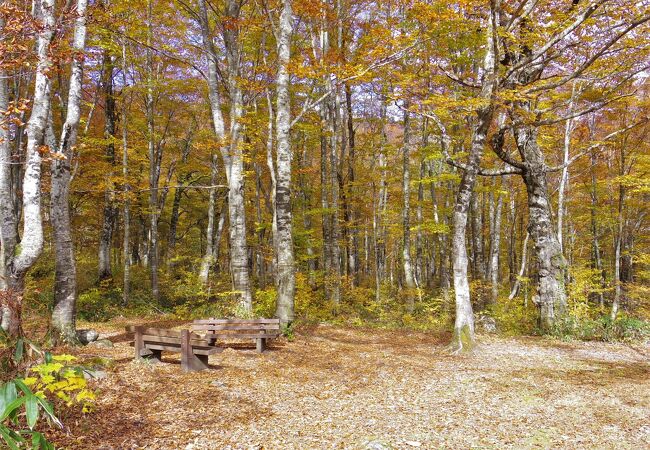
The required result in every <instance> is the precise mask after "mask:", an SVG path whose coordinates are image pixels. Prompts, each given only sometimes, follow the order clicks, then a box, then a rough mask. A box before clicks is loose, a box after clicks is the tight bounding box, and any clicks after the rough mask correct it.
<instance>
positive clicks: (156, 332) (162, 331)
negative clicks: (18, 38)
mask: <svg viewBox="0 0 650 450" xmlns="http://www.w3.org/2000/svg"><path fill="white" fill-rule="evenodd" d="M136 328H140V329H141V330H142V334H147V335H149V336H167V337H177V338H179V339H180V337H181V333H180V331H176V330H169V329H167V328H150V327H146V326H137V327H135V326H130V327H126V331H127V332H129V333H134V332H135V329H136ZM192 337H193V338H195V339H197V338H198V339H200V338H201V336H199V335H198V334H196V333H192Z"/></svg>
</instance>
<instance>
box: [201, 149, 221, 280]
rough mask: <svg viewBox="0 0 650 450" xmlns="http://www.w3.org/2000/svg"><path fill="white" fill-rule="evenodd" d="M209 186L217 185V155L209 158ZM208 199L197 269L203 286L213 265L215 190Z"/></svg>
mask: <svg viewBox="0 0 650 450" xmlns="http://www.w3.org/2000/svg"><path fill="white" fill-rule="evenodd" d="M210 160H211V161H210V185H211V186H215V185H216V184H217V174H218V169H217V166H218V164H217V155H211V156H210ZM209 192H210V193H209V199H208V226H207V228H206V230H205V252H204V253H203V258H202V259H201V268H200V269H199V280H200V281H201V284H202V285H203V286H206V285H207V284H208V276H209V275H210V268H211V267H212V265H213V264H214V260H213V259H212V255H213V253H214V248H213V246H214V241H213V238H214V222H215V209H216V203H217V188H215V187H211V188H210V191H209Z"/></svg>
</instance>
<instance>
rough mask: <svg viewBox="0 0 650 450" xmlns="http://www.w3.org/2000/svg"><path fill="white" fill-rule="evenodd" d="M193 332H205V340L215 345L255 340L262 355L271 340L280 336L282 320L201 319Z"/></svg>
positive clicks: (193, 325) (195, 322)
mask: <svg viewBox="0 0 650 450" xmlns="http://www.w3.org/2000/svg"><path fill="white" fill-rule="evenodd" d="M192 331H201V332H205V340H206V341H208V342H209V343H210V344H213V345H214V343H215V342H216V340H217V339H253V340H254V341H255V343H256V348H257V351H258V352H259V353H262V352H263V351H264V350H265V348H266V343H267V341H268V340H269V339H275V338H277V337H279V336H280V319H199V320H195V321H194V322H193V323H192Z"/></svg>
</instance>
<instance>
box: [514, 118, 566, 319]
mask: <svg viewBox="0 0 650 450" xmlns="http://www.w3.org/2000/svg"><path fill="white" fill-rule="evenodd" d="M515 140H516V142H517V147H518V148H519V152H520V153H521V154H522V156H523V159H524V161H525V163H524V164H525V167H524V169H523V180H524V183H525V185H526V192H527V194H528V215H529V219H528V220H529V222H528V232H529V233H530V237H531V239H532V240H533V244H534V249H535V257H536V262H537V264H536V265H537V270H538V277H537V286H536V294H535V296H534V297H533V302H534V303H535V304H536V305H537V307H538V309H539V313H540V317H539V326H540V328H541V329H542V330H544V331H548V330H550V329H551V328H552V327H553V326H554V324H555V323H556V321H557V320H558V319H560V318H561V317H562V316H563V315H564V314H565V313H566V306H567V303H566V292H565V285H564V281H565V279H566V278H565V273H566V263H565V261H564V256H563V255H562V249H561V247H560V243H559V242H558V239H557V233H556V232H555V230H554V229H553V221H552V213H551V205H550V202H549V195H548V189H547V182H546V167H547V166H546V164H545V163H544V155H543V153H542V150H541V149H540V148H539V145H538V143H537V129H536V128H534V127H532V126H529V125H520V126H517V127H515Z"/></svg>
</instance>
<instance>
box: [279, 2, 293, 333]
mask: <svg viewBox="0 0 650 450" xmlns="http://www.w3.org/2000/svg"><path fill="white" fill-rule="evenodd" d="M292 22H293V17H292V10H291V0H283V2H282V12H281V13H280V27H279V35H278V43H277V47H278V75H277V88H276V89H277V105H276V107H277V118H276V127H275V128H276V141H277V154H276V161H277V163H276V166H277V180H276V193H275V211H276V213H275V217H276V230H277V237H276V239H275V242H276V244H277V245H276V249H277V255H276V260H277V265H276V268H275V273H276V284H277V288H278V300H277V309H276V313H275V314H276V316H277V317H278V318H279V319H280V323H281V324H282V325H284V326H287V325H289V324H291V322H293V319H294V295H295V290H296V279H295V273H294V272H295V267H294V254H293V234H292V226H293V218H292V214H291V159H292V151H291V146H290V135H289V128H290V126H291V103H290V97H289V71H288V66H289V60H290V58H291V34H292V31H293V30H292Z"/></svg>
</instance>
